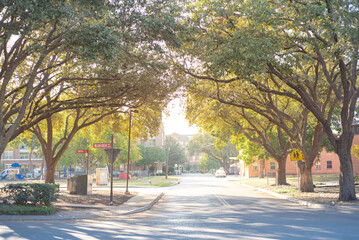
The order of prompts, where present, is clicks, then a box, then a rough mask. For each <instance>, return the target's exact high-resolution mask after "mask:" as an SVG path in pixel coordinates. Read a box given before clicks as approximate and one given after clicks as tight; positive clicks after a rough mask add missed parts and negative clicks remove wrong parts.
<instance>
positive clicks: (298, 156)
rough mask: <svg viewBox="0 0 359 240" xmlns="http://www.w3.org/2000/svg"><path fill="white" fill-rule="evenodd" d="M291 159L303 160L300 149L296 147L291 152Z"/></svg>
mask: <svg viewBox="0 0 359 240" xmlns="http://www.w3.org/2000/svg"><path fill="white" fill-rule="evenodd" d="M290 160H291V161H301V160H303V154H302V153H301V152H300V151H299V150H298V149H294V151H293V152H292V153H291V154H290Z"/></svg>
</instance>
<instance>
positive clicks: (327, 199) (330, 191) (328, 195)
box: [263, 185, 359, 206]
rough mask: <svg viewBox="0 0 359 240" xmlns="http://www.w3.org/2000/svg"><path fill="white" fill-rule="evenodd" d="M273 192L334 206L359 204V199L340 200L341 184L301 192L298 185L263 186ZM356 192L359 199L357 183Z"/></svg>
mask: <svg viewBox="0 0 359 240" xmlns="http://www.w3.org/2000/svg"><path fill="white" fill-rule="evenodd" d="M263 188H265V189H267V190H270V191H272V192H276V193H280V194H282V195H285V196H288V197H293V198H297V199H300V200H305V201H309V202H312V203H321V204H328V205H332V206H359V200H355V201H349V202H343V201H339V200H338V198H339V186H327V187H315V188H314V192H300V193H298V190H297V189H296V186H295V187H293V186H290V185H288V186H265V187H263ZM355 192H356V196H357V199H359V186H358V185H356V187H355Z"/></svg>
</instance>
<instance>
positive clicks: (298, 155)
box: [290, 149, 303, 194]
mask: <svg viewBox="0 0 359 240" xmlns="http://www.w3.org/2000/svg"><path fill="white" fill-rule="evenodd" d="M290 160H291V161H296V163H297V164H296V165H297V179H298V194H299V192H300V186H299V171H298V161H302V160H303V154H302V153H301V152H300V151H299V150H298V149H294V150H293V152H292V153H291V154H290Z"/></svg>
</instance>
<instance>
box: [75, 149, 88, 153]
mask: <svg viewBox="0 0 359 240" xmlns="http://www.w3.org/2000/svg"><path fill="white" fill-rule="evenodd" d="M76 152H77V153H87V152H88V151H87V150H76Z"/></svg>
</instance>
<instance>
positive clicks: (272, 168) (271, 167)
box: [269, 162, 275, 170]
mask: <svg viewBox="0 0 359 240" xmlns="http://www.w3.org/2000/svg"><path fill="white" fill-rule="evenodd" d="M269 164H270V170H275V162H270V163H269Z"/></svg>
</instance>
